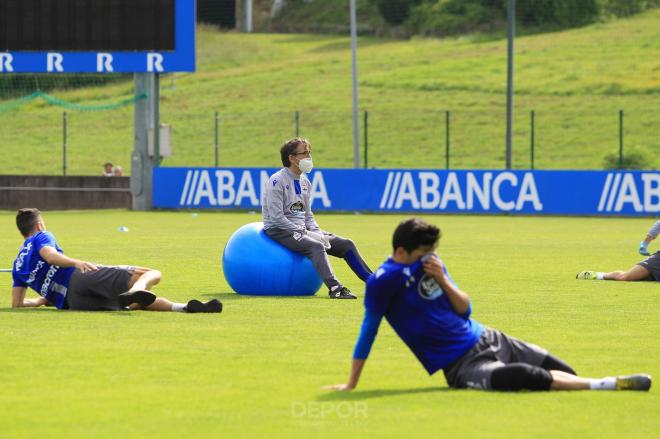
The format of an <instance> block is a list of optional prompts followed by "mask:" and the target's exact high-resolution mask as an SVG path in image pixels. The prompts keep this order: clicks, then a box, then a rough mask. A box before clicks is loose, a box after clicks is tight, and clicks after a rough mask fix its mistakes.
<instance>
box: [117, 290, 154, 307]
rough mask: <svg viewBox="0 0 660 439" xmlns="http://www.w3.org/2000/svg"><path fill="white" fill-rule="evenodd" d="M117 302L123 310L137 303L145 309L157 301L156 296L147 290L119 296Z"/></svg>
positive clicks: (129, 292)
mask: <svg viewBox="0 0 660 439" xmlns="http://www.w3.org/2000/svg"><path fill="white" fill-rule="evenodd" d="M117 300H118V301H119V306H121V307H122V308H126V307H127V306H129V305H131V304H133V303H137V304H138V305H140V306H141V307H143V308H144V307H145V306H149V305H151V304H152V303H154V302H155V301H156V295H155V294H154V293H152V292H151V291H147V290H139V291H127V292H125V293H121V294H120V295H119V296H117Z"/></svg>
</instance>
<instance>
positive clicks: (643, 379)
mask: <svg viewBox="0 0 660 439" xmlns="http://www.w3.org/2000/svg"><path fill="white" fill-rule="evenodd" d="M650 388H651V377H650V376H649V375H646V374H642V373H640V374H637V375H627V376H618V377H616V390H642V391H647V390H649V389H650Z"/></svg>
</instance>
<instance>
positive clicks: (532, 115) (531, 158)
mask: <svg viewBox="0 0 660 439" xmlns="http://www.w3.org/2000/svg"><path fill="white" fill-rule="evenodd" d="M530 116H531V118H530V122H529V123H530V125H531V126H530V133H531V139H530V142H531V143H530V161H531V168H532V170H534V110H532V111H531V113H530Z"/></svg>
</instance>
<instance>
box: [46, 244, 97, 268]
mask: <svg viewBox="0 0 660 439" xmlns="http://www.w3.org/2000/svg"><path fill="white" fill-rule="evenodd" d="M39 255H40V256H41V257H42V258H43V259H44V261H46V262H48V263H49V264H50V265H57V266H58V267H76V268H77V269H78V270H80V271H81V272H83V273H85V272H87V271H96V270H98V267H97V266H96V265H94V264H92V263H91V262H86V261H81V260H80V259H74V258H70V257H68V256H66V255H65V254H62V253H58V252H57V250H55V248H54V247H50V246H44V247H41V249H40V250H39Z"/></svg>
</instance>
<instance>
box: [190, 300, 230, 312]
mask: <svg viewBox="0 0 660 439" xmlns="http://www.w3.org/2000/svg"><path fill="white" fill-rule="evenodd" d="M185 310H186V312H190V313H198V312H214V313H218V312H222V303H220V301H219V300H218V299H211V300H209V301H208V302H206V303H202V302H200V301H199V300H196V299H193V300H191V301H189V302H188V304H187V305H186V308H185Z"/></svg>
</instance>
